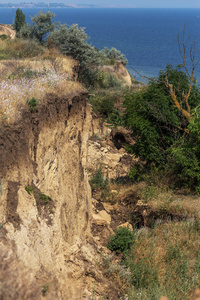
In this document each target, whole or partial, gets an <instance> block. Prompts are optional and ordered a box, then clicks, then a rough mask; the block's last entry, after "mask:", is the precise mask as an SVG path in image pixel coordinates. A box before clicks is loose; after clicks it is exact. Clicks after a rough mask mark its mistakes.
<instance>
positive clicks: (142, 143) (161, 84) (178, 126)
mask: <svg viewBox="0 0 200 300" xmlns="http://www.w3.org/2000/svg"><path fill="white" fill-rule="evenodd" d="M166 78H167V81H168V84H169V85H170V86H171V87H173V91H175V92H176V94H175V95H176V101H177V102H178V103H179V104H180V105H181V110H179V109H177V106H176V103H175V102H174V99H173V98H172V97H171V94H170V93H169V89H168V86H167V85H166V81H165V80H166ZM183 91H184V94H187V95H188V93H190V94H189V97H188V102H189V103H190V109H194V108H195V107H196V106H197V105H199V104H200V91H199V88H198V86H196V84H195V81H194V82H193V84H192V86H191V85H190V78H189V76H188V75H187V74H186V73H185V72H183V71H182V68H181V66H178V67H176V68H173V67H172V66H171V65H168V66H167V68H166V70H165V71H160V75H159V77H158V79H157V80H151V81H150V82H149V85H148V86H147V87H146V88H145V89H143V90H142V91H139V92H137V93H128V94H127V96H126V98H125V102H124V105H125V107H126V118H125V120H126V124H127V126H128V127H129V128H131V129H132V131H133V134H134V138H135V142H136V143H135V144H134V146H133V148H132V150H133V152H134V153H135V154H136V155H137V156H138V157H140V158H141V159H142V160H144V161H145V162H146V164H147V165H151V164H152V163H154V164H156V165H165V163H166V161H167V159H168V151H169V149H170V147H172V145H174V143H175V142H177V141H178V140H179V139H180V138H181V137H182V136H183V135H185V134H186V135H188V133H187V132H188V124H189V120H188V119H187V118H186V117H185V114H183V113H182V112H183V111H184V110H185V111H186V110H187V102H184V101H183V98H182V95H183Z"/></svg>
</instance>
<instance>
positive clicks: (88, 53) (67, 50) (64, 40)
mask: <svg viewBox="0 0 200 300" xmlns="http://www.w3.org/2000/svg"><path fill="white" fill-rule="evenodd" d="M49 38H50V39H51V40H52V41H53V43H54V44H55V45H57V47H58V48H59V49H60V50H61V52H62V53H64V54H67V55H71V56H72V57H73V58H75V59H77V60H78V61H79V62H80V66H81V67H85V66H86V65H87V66H88V65H98V64H100V55H99V50H98V49H96V48H95V47H94V46H91V45H90V44H88V43H87V40H88V39H89V37H88V35H87V34H86V33H85V28H80V29H79V27H78V24H73V25H71V26H70V27H67V25H66V24H63V25H62V24H59V25H58V28H56V29H55V30H54V31H53V32H52V33H51V34H50V36H49Z"/></svg>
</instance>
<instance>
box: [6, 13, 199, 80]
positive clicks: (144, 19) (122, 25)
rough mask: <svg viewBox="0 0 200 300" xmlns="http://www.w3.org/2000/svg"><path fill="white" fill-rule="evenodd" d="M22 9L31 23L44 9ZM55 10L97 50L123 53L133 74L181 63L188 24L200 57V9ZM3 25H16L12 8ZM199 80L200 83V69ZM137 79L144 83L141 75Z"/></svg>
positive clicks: (150, 73) (153, 72)
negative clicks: (182, 34)
mask: <svg viewBox="0 0 200 300" xmlns="http://www.w3.org/2000/svg"><path fill="white" fill-rule="evenodd" d="M22 10H23V12H24V13H25V15H26V21H27V22H30V16H34V15H35V14H36V13H37V12H38V11H39V10H41V9H35V8H34V9H29V8H25V9H22ZM51 11H52V12H54V13H55V14H56V17H55V19H54V21H55V22H57V21H60V22H62V23H67V24H68V25H71V24H74V23H76V24H79V25H80V26H81V27H85V28H86V33H87V34H88V35H89V36H90V39H89V42H90V43H91V44H92V45H94V46H96V47H97V48H99V49H102V48H104V47H105V46H106V47H108V48H111V47H115V48H117V49H119V50H120V51H122V53H124V54H125V55H126V57H127V59H128V66H127V68H128V69H129V70H130V72H131V73H132V74H133V73H134V71H133V70H132V68H131V67H133V68H135V69H136V70H137V71H138V72H139V73H140V74H141V75H144V76H150V77H156V76H157V75H158V73H159V70H161V69H162V70H163V69H165V67H166V65H167V64H172V65H174V66H176V65H178V64H181V63H182V61H181V57H180V54H179V49H178V42H177V36H178V33H179V31H180V29H181V28H182V27H183V26H184V24H186V36H188V35H189V34H191V39H190V40H191V41H193V40H194V36H195V35H196V57H197V58H198V57H200V9H135V8H132V9H130V8H129V9H125V8H124V9H117V8H96V9H95V8H88V9H86V8H85V9H73V8H66V9H63V8H62V9H59V8H55V9H52V10H51ZM0 23H5V24H10V23H12V8H0ZM187 63H188V64H189V47H188V53H187ZM196 77H197V79H198V82H199V83H200V66H199V67H198V68H197V70H196ZM136 79H138V80H141V78H140V77H139V76H138V75H137V74H136Z"/></svg>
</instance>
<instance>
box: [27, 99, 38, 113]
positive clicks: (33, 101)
mask: <svg viewBox="0 0 200 300" xmlns="http://www.w3.org/2000/svg"><path fill="white" fill-rule="evenodd" d="M27 104H28V106H29V109H30V111H31V112H35V111H36V108H37V106H38V101H37V100H36V99H35V98H34V97H32V98H31V99H30V100H29V99H27Z"/></svg>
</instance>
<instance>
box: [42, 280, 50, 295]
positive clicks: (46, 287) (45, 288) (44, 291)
mask: <svg viewBox="0 0 200 300" xmlns="http://www.w3.org/2000/svg"><path fill="white" fill-rule="evenodd" d="M48 289H49V284H48V283H45V285H44V286H43V288H42V295H43V296H45V295H46V293H47V291H48Z"/></svg>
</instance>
